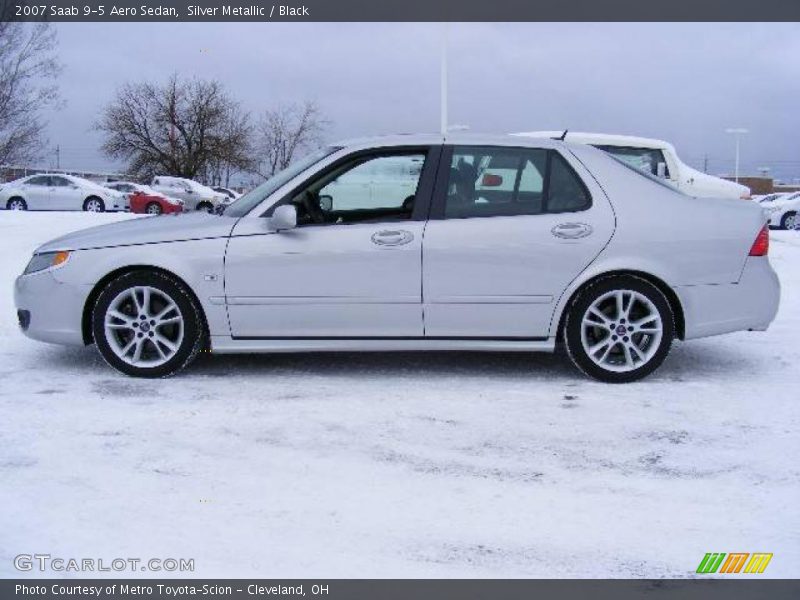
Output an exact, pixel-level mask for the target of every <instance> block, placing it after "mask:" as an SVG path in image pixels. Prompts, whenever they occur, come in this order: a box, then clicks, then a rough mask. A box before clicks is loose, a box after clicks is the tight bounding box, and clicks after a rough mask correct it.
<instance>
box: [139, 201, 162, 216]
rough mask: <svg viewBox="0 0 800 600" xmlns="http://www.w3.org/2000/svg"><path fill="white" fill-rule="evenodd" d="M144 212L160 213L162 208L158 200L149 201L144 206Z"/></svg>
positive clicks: (150, 213)
mask: <svg viewBox="0 0 800 600" xmlns="http://www.w3.org/2000/svg"><path fill="white" fill-rule="evenodd" d="M144 212H145V213H147V214H148V215H160V214H161V213H162V212H164V210H163V209H162V208H161V205H160V204H159V203H158V202H151V203H150V204H148V205H147V206H146V207H145V209H144Z"/></svg>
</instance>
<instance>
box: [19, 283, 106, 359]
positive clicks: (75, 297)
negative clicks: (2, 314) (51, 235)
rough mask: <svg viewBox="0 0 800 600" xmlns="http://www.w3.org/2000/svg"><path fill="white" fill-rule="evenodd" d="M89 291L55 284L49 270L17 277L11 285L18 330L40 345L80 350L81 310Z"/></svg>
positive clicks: (88, 287)
mask: <svg viewBox="0 0 800 600" xmlns="http://www.w3.org/2000/svg"><path fill="white" fill-rule="evenodd" d="M90 291H91V286H89V285H75V284H71V283H61V282H59V281H56V279H55V278H54V277H53V273H52V271H50V270H46V271H42V272H39V273H31V274H30V275H20V276H19V277H17V279H16V281H15V282H14V305H15V306H16V308H17V311H18V312H17V315H18V320H19V321H20V330H21V331H22V332H23V333H24V334H25V335H26V336H28V337H29V338H32V339H34V340H38V341H40V342H49V343H51V344H66V345H73V346H83V345H84V342H83V329H82V320H83V307H84V306H85V304H86V299H87V298H88V296H89V292H90ZM20 314H22V315H23V316H24V319H23V318H22V317H21V316H20ZM24 321H27V323H25V322H24ZM23 325H27V327H24V326H23Z"/></svg>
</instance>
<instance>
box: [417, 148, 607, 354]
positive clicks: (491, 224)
mask: <svg viewBox="0 0 800 600" xmlns="http://www.w3.org/2000/svg"><path fill="white" fill-rule="evenodd" d="M450 152H451V151H450V150H449V149H448V150H447V151H446V152H445V154H444V155H443V157H442V160H443V161H445V160H447V156H448V155H449V154H450ZM578 172H580V173H581V174H582V175H583V177H579V175H578ZM446 179H447V182H446V185H445V184H442V185H440V186H439V187H440V188H441V189H437V197H436V199H435V200H434V207H433V212H432V217H431V220H430V222H429V223H428V225H427V228H426V230H425V239H424V241H423V265H424V273H423V298H424V304H423V307H424V315H425V334H426V336H429V337H448V338H452V337H456V338H524V339H531V338H545V337H547V336H548V333H549V326H550V321H551V317H552V315H553V311H554V308H555V304H556V302H557V301H558V299H559V297H560V296H561V294H562V292H563V291H564V290H565V289H566V287H567V286H568V285H569V283H570V282H571V281H572V280H573V279H574V278H575V277H576V276H577V275H578V274H579V273H580V272H581V271H582V270H583V269H584V268H586V267H587V266H588V265H589V264H590V263H591V262H592V261H593V260H594V258H595V257H596V256H597V255H598V254H599V253H600V251H601V250H602V248H603V247H604V246H605V245H606V243H607V242H608V240H609V239H610V237H611V235H612V233H613V230H614V216H613V212H612V210H611V207H610V205H609V204H608V201H607V200H606V198H605V195H604V194H603V192H602V190H601V189H600V188H599V186H597V184H596V183H594V182H593V180H592V179H591V176H589V175H588V173H587V172H586V171H585V169H584V168H583V167H582V166H581V165H580V163H578V161H577V160H575V159H574V157H571V156H570V155H567V154H562V153H561V152H560V151H558V150H554V149H548V148H510V147H459V146H456V147H455V148H454V149H453V150H452V156H451V159H450V169H449V176H448V177H447V178H446Z"/></svg>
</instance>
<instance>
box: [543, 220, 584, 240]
mask: <svg viewBox="0 0 800 600" xmlns="http://www.w3.org/2000/svg"><path fill="white" fill-rule="evenodd" d="M592 231H593V230H592V226H591V225H587V224H586V223H560V224H559V225H556V226H555V227H553V228H552V229H551V230H550V232H551V233H552V234H553V235H554V236H556V237H557V238H561V239H565V240H577V239H580V238H585V237H586V236H588V235H591V234H592Z"/></svg>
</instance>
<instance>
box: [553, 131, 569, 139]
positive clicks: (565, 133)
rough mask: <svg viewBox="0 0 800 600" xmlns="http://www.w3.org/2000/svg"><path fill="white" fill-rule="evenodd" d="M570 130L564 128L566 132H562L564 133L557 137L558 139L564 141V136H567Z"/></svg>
mask: <svg viewBox="0 0 800 600" xmlns="http://www.w3.org/2000/svg"><path fill="white" fill-rule="evenodd" d="M568 131H569V129H565V130H564V133H562V134H561V136H560V137H557V138H556V139H557V140H560V141H562V142H563V141H564V138H566V137H567V132H568Z"/></svg>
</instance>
